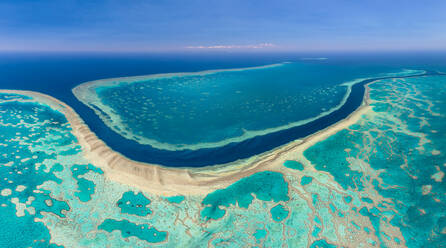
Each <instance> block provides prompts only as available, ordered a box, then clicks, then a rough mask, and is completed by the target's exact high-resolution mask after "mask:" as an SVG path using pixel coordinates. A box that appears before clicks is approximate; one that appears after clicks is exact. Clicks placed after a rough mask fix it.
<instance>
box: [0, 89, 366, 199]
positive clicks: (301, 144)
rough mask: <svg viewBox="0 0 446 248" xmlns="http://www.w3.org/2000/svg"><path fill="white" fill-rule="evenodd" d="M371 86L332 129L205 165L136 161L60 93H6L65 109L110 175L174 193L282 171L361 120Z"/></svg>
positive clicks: (89, 152)
mask: <svg viewBox="0 0 446 248" xmlns="http://www.w3.org/2000/svg"><path fill="white" fill-rule="evenodd" d="M365 87H366V90H365V94H364V99H363V102H362V104H361V106H360V107H359V108H358V109H357V110H356V111H354V112H353V113H351V114H350V115H349V116H348V117H347V118H346V119H344V120H342V121H339V122H338V123H336V124H334V125H332V126H330V127H328V128H326V129H323V130H321V131H319V132H317V133H314V134H312V135H310V136H308V137H306V138H305V139H303V140H296V141H293V142H290V143H289V144H287V145H284V146H282V147H278V148H276V149H274V150H272V151H269V152H266V153H263V154H260V155H257V156H254V157H252V158H249V159H245V160H240V161H236V162H233V163H229V164H223V165H214V166H207V167H201V168H170V167H163V166H160V165H155V164H148V163H141V162H137V161H133V160H130V159H128V158H126V157H125V156H124V155H122V154H120V153H118V152H116V151H114V150H112V149H111V148H109V147H108V146H107V145H106V144H105V143H104V142H103V141H102V140H100V139H98V138H97V136H96V135H95V134H94V133H93V132H92V131H91V130H90V129H89V127H88V126H87V125H86V124H85V123H84V122H83V120H82V119H81V118H80V117H79V115H78V114H77V113H76V112H75V111H74V110H73V109H72V108H71V107H69V106H68V105H67V104H65V103H63V102H61V101H59V100H57V99H55V98H54V97H51V96H48V95H44V94H41V93H38V92H33V91H20V90H1V91H0V92H4V93H15V94H22V95H29V96H32V97H34V99H35V100H37V101H38V102H41V103H44V104H47V105H49V106H50V107H52V108H54V109H56V110H58V111H60V112H62V113H63V114H64V115H65V116H66V118H67V120H68V122H69V123H70V125H71V126H72V129H73V134H74V135H75V136H76V137H77V139H78V141H79V144H80V145H81V147H82V151H83V153H84V156H85V158H86V159H88V160H89V161H91V163H92V164H94V165H95V166H98V167H100V168H101V169H102V170H103V171H104V173H105V175H106V176H107V177H108V178H109V179H111V180H114V181H117V182H120V183H123V184H126V185H130V186H133V187H136V188H139V189H141V190H144V191H148V192H151V193H154V194H159V195H165V196H169V195H177V194H182V195H201V194H207V193H209V192H211V191H214V190H216V189H219V188H224V187H227V186H228V185H230V184H232V183H234V182H235V181H237V180H239V179H240V178H243V177H247V176H249V175H252V174H254V173H256V172H259V171H264V170H273V171H281V170H282V169H283V168H284V167H283V165H282V164H283V162H284V161H285V160H287V159H293V158H294V159H295V158H296V154H299V153H301V152H303V151H304V150H305V149H307V148H308V147H310V146H311V145H313V144H315V143H317V142H319V141H321V140H324V139H326V138H327V137H329V136H331V135H333V134H335V133H336V132H338V131H340V130H342V129H345V128H346V127H348V126H350V125H352V124H354V123H355V122H357V121H358V120H359V118H360V117H361V116H362V115H363V114H364V113H365V112H367V111H368V110H369V109H370V106H369V87H368V86H367V85H366V86H365Z"/></svg>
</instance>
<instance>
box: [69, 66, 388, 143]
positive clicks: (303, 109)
mask: <svg viewBox="0 0 446 248" xmlns="http://www.w3.org/2000/svg"><path fill="white" fill-rule="evenodd" d="M384 71H386V70H383V71H382V72H384ZM347 72H349V74H348V76H344V75H343V74H344V73H347ZM387 72H389V71H387ZM393 72H397V71H393ZM384 75H385V74H384V73H377V72H376V71H374V70H371V69H370V68H368V69H364V70H360V71H358V72H354V73H351V70H350V69H349V68H345V67H337V66H327V65H315V64H305V63H302V62H294V63H289V62H288V63H280V64H273V65H267V66H260V67H251V68H241V69H227V70H215V71H204V72H197V73H173V74H160V75H156V74H155V75H149V76H141V77H129V78H117V79H104V80H98V81H93V82H87V83H84V84H81V85H79V86H77V87H76V88H74V90H73V92H74V94H75V95H76V97H77V98H78V99H79V100H80V101H82V102H83V103H85V104H86V105H88V106H89V107H90V108H92V109H93V110H94V111H95V113H96V114H97V115H99V116H100V117H101V119H102V120H103V121H104V123H105V124H106V125H107V126H109V127H110V128H111V129H112V130H114V131H115V132H117V133H118V134H120V135H122V136H123V137H126V138H127V139H131V140H134V141H136V142H138V143H140V144H143V145H151V146H153V147H155V148H158V149H165V150H182V149H190V150H197V149H202V148H217V147H221V146H225V145H227V144H229V143H234V142H235V143H237V142H242V141H245V140H247V139H250V138H253V137H256V136H261V135H265V134H269V133H273V132H277V131H280V130H285V129H289V128H292V127H296V126H300V125H303V124H306V123H308V122H311V121H312V120H314V119H317V118H319V117H322V116H325V115H328V114H330V113H331V112H333V111H334V110H336V109H339V108H340V106H341V105H343V104H344V103H345V101H346V99H347V97H348V94H349V93H350V90H351V89H350V87H351V85H352V84H353V83H354V82H358V81H360V80H358V79H359V78H357V77H372V76H374V77H378V76H384ZM354 79H356V80H354ZM340 80H345V81H340ZM349 80H354V81H352V82H348V81H349Z"/></svg>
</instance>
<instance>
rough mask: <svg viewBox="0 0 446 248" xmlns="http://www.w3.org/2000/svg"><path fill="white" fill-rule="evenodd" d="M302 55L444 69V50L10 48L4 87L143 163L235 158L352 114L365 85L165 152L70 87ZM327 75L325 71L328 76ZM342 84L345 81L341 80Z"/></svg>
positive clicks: (0, 67) (0, 83)
mask: <svg viewBox="0 0 446 248" xmlns="http://www.w3.org/2000/svg"><path fill="white" fill-rule="evenodd" d="M302 57H328V60H324V61H306V62H305V63H312V64H321V65H322V64H323V63H326V64H327V63H328V64H332V65H338V66H339V65H341V66H346V67H350V68H352V70H369V69H371V68H375V69H376V68H382V70H383V72H385V71H389V70H396V69H403V68H406V69H428V70H441V69H444V68H445V65H446V56H445V53H411V54H403V53H400V54H346V55H345V54H344V55H342V54H291V55H290V54H286V55H285V54H263V55H258V54H206V55H196V54H180V55H178V54H176V55H174V54H154V55H136V54H41V53H32V54H24V53H20V54H19V53H14V54H13V53H8V54H1V55H0V88H3V89H21V90H33V91H38V92H42V93H45V94H49V95H52V96H54V97H56V98H58V99H60V100H62V101H64V102H65V103H67V104H68V105H70V106H71V107H72V108H73V109H74V110H75V111H76V112H77V113H78V114H79V115H80V116H81V117H82V118H83V119H84V121H85V122H86V123H87V125H88V126H89V127H90V129H91V130H92V131H93V132H95V133H96V134H97V135H98V137H99V138H100V139H102V140H104V142H105V143H106V144H107V145H109V146H110V147H111V148H112V149H114V150H116V151H118V152H120V153H122V154H124V155H125V156H127V157H129V158H131V159H134V160H137V161H143V162H150V163H158V164H162V165H166V166H197V167H198V166H204V165H211V164H219V163H226V162H231V161H235V160H237V159H241V158H247V157H250V156H252V155H255V154H259V153H262V152H265V151H268V150H271V149H273V148H275V147H277V146H279V145H283V144H286V143H288V142H290V141H292V140H294V139H297V138H302V137H304V136H306V135H308V134H311V133H314V132H315V131H318V130H320V129H321V128H324V127H326V126H328V125H330V124H332V123H334V122H336V121H338V120H340V119H342V118H344V117H345V116H347V115H348V114H349V113H351V112H352V111H353V110H354V109H356V108H357V106H358V105H359V103H360V102H361V99H362V95H363V91H364V88H363V86H362V85H361V84H357V85H355V86H354V87H353V94H351V97H350V98H349V100H348V102H347V103H346V104H345V105H344V106H343V107H342V108H341V109H339V110H338V112H337V113H336V114H335V115H330V116H326V118H322V119H320V120H318V121H317V122H314V123H309V124H307V125H306V126H301V127H297V128H292V129H289V130H284V131H280V132H277V133H273V134H269V135H265V136H259V137H255V138H252V139H249V140H246V141H244V142H240V143H231V144H229V145H226V146H224V147H220V148H210V149H200V150H196V151H189V150H185V151H165V150H159V149H154V148H152V147H150V146H148V145H141V144H139V143H136V142H134V141H132V140H128V139H125V138H123V137H122V136H120V135H118V134H117V133H115V132H114V131H112V130H111V129H109V128H108V127H106V126H105V125H104V124H103V123H102V121H101V120H100V119H99V118H98V117H97V116H96V115H95V114H94V112H93V111H92V110H90V109H89V108H88V107H87V106H85V105H83V104H82V103H80V102H79V101H78V100H77V99H76V98H75V97H74V95H73V94H72V92H71V89H72V88H73V87H75V86H77V85H78V84H80V83H83V82H86V81H91V80H96V79H101V78H110V77H122V76H134V75H145V74H154V73H167V72H188V71H201V70H210V69H223V68H238V67H252V66H259V65H266V64H273V63H280V62H283V61H298V60H299V59H300V58H302ZM324 76H327V75H321V77H324ZM339 83H342V82H339Z"/></svg>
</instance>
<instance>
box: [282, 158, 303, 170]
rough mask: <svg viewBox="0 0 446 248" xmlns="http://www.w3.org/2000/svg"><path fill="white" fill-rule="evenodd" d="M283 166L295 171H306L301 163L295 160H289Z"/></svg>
mask: <svg viewBox="0 0 446 248" xmlns="http://www.w3.org/2000/svg"><path fill="white" fill-rule="evenodd" d="M283 165H284V166H285V167H287V168H290V169H293V170H300V171H302V170H304V165H303V164H302V163H300V162H297V161H294V160H287V161H285V163H283Z"/></svg>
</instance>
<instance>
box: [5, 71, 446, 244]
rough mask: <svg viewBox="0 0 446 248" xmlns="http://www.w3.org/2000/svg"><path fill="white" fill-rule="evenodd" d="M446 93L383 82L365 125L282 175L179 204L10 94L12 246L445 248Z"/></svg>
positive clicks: (298, 156)
mask: <svg viewBox="0 0 446 248" xmlns="http://www.w3.org/2000/svg"><path fill="white" fill-rule="evenodd" d="M445 85H446V77H444V76H443V77H441V76H429V77H420V78H406V79H396V80H381V81H379V82H376V83H374V84H372V85H371V86H370V88H371V92H370V98H371V109H370V110H367V111H366V112H365V114H364V115H363V116H361V118H360V119H359V120H358V121H357V122H356V123H355V124H353V125H351V126H349V127H348V128H346V129H343V130H341V131H339V132H338V133H336V134H334V135H332V136H331V137H329V138H328V139H326V140H323V141H320V142H318V143H316V144H314V145H313V146H311V147H309V148H308V149H307V150H305V151H303V152H290V153H289V154H287V155H286V156H284V157H279V158H278V160H279V161H278V166H277V167H274V170H271V171H262V172H257V173H254V174H252V175H250V176H247V177H244V178H242V179H240V180H238V181H236V182H234V183H233V184H231V185H229V186H227V187H223V188H221V189H218V190H214V191H212V192H210V193H208V194H201V195H194V196H190V195H185V196H179V195H176V196H172V197H165V196H160V195H157V194H153V193H149V192H144V191H141V190H139V189H136V188H133V187H130V186H127V185H122V184H119V183H117V182H114V181H111V180H110V179H108V178H107V175H106V173H105V172H104V171H102V170H101V169H100V168H99V167H98V166H99V165H97V164H95V163H94V161H90V160H88V159H87V158H85V157H84V153H83V151H82V149H81V147H80V145H79V143H78V141H77V139H76V137H75V136H74V135H73V134H72V129H71V127H70V125H69V124H68V123H67V120H66V118H65V117H64V115H63V114H62V113H60V112H58V111H57V110H55V109H52V108H51V107H50V106H48V105H45V104H43V103H41V101H39V100H38V99H35V98H32V97H30V96H28V95H26V94H25V95H21V94H9V93H0V149H1V151H2V153H1V154H0V175H1V176H0V180H1V181H0V187H1V188H0V210H1V211H0V225H1V226H2V227H3V229H2V239H1V240H0V247H49V246H50V247H151V246H156V247H202V246H207V245H208V244H209V246H211V247H246V246H251V247H280V246H288V247H442V246H443V245H444V243H445V242H446V204H445V201H446V198H445V196H446V192H445V189H446V185H445V179H444V173H445V171H446V153H445V151H446V136H445V134H446V126H445V125H444V124H445V122H446V102H445V99H446V89H445ZM310 178H311V180H310Z"/></svg>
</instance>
